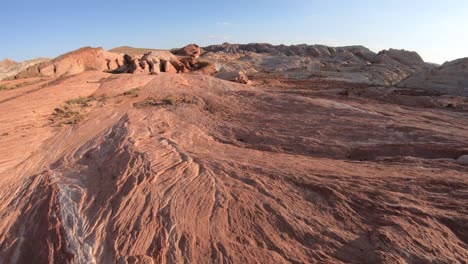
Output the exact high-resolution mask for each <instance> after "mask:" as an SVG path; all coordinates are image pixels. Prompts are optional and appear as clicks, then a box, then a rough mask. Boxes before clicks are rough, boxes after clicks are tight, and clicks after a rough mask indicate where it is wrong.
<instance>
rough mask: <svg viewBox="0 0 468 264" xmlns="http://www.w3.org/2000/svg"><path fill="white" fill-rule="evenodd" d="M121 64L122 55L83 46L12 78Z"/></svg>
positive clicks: (71, 73) (48, 75)
mask: <svg viewBox="0 0 468 264" xmlns="http://www.w3.org/2000/svg"><path fill="white" fill-rule="evenodd" d="M122 64H123V57H122V55H119V54H116V53H112V52H108V51H105V50H103V49H102V48H91V47H85V48H81V49H78V50H75V51H72V52H70V53H67V54H64V55H62V56H59V57H57V58H55V59H53V60H50V61H47V62H42V63H39V64H36V65H34V66H32V67H29V68H28V69H26V70H24V71H22V72H20V73H18V74H17V75H15V77H14V78H15V79H21V78H31V77H57V76H66V75H73V74H77V73H81V72H84V71H87V70H98V71H112V70H115V69H117V68H119V67H120V66H121V65H122Z"/></svg>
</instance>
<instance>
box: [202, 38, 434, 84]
mask: <svg viewBox="0 0 468 264" xmlns="http://www.w3.org/2000/svg"><path fill="white" fill-rule="evenodd" d="M203 50H205V51H206V52H207V53H205V54H204V55H203V56H202V57H203V58H205V59H207V60H210V61H212V62H214V63H218V64H220V68H222V70H223V71H233V70H241V71H244V72H246V73H248V74H254V73H259V72H260V73H262V72H275V73H277V74H281V75H283V76H285V77H292V78H307V77H309V76H310V75H317V76H322V77H325V78H328V79H332V80H344V81H347V82H355V83H368V84H374V85H393V84H396V83H398V82H400V81H401V80H403V79H405V78H407V77H408V76H410V75H411V74H413V73H415V72H418V71H421V70H423V69H426V68H430V67H431V65H429V64H426V63H424V61H423V60H422V59H421V57H420V56H419V55H418V54H417V53H416V52H409V51H405V50H395V49H390V50H385V51H381V52H379V53H378V54H376V53H374V52H372V51H371V50H369V49H367V48H365V47H363V46H347V47H336V48H335V47H327V46H323V45H305V44H304V45H292V46H285V45H277V46H275V45H271V44H262V43H252V44H245V45H243V44H229V43H224V44H222V45H213V46H208V47H204V48H203Z"/></svg>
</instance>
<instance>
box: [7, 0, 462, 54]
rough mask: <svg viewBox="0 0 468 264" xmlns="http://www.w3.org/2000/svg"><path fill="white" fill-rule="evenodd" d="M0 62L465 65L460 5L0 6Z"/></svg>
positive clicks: (437, 0)
mask: <svg viewBox="0 0 468 264" xmlns="http://www.w3.org/2000/svg"><path fill="white" fill-rule="evenodd" d="M0 3H1V5H0V6H1V7H2V8H1V16H0V20H1V22H2V26H1V27H0V36H2V38H1V41H0V59H2V58H12V59H14V60H19V61H20V60H26V59H31V58H35V57H55V56H57V55H60V54H62V53H65V52H67V51H71V50H74V49H77V48H79V47H82V46H100V47H104V48H106V49H110V48H113V47H116V46H123V45H128V46H135V47H149V48H174V47H181V46H184V45H186V44H188V43H197V44H200V45H202V46H203V45H209V44H217V43H222V42H230V43H250V42H269V43H273V44H281V43H283V44H301V43H307V44H325V45H331V46H343V45H355V44H361V45H364V46H367V47H368V48H370V49H372V50H374V51H379V50H382V49H387V48H400V49H402V48H403V49H407V50H415V51H417V52H418V53H419V54H421V56H423V58H424V59H425V60H426V61H430V62H437V63H442V62H444V61H447V60H453V59H456V58H460V57H468V0H405V1H404V0H288V1H284V0H249V1H246V0H237V1H219V0H198V1H184V0H178V1H129V0H126V1H121V0H114V1H98V0H95V1H89V0H81V1H76V0H62V1H50V0H43V1H32V0H30V1H25V0H14V1H13V0H1V2H0Z"/></svg>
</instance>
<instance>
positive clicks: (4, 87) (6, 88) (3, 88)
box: [0, 85, 9, 91]
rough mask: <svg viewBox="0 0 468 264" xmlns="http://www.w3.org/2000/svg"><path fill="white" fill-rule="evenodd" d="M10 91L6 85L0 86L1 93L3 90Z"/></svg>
mask: <svg viewBox="0 0 468 264" xmlns="http://www.w3.org/2000/svg"><path fill="white" fill-rule="evenodd" d="M8 89H9V88H8V86H6V85H0V91H2V90H8Z"/></svg>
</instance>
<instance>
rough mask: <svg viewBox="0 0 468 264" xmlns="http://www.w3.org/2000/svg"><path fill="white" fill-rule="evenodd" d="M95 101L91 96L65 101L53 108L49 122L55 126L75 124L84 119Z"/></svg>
mask: <svg viewBox="0 0 468 264" xmlns="http://www.w3.org/2000/svg"><path fill="white" fill-rule="evenodd" d="M96 102H97V100H96V98H94V97H93V96H88V97H78V98H74V99H70V100H67V101H65V104H64V105H62V106H60V107H57V108H55V109H54V113H52V116H51V117H50V119H49V120H50V124H51V125H53V126H56V127H61V126H63V125H75V124H78V123H80V122H82V121H83V120H85V118H86V115H87V113H88V112H89V109H88V108H90V107H91V106H93V105H95V104H96Z"/></svg>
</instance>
